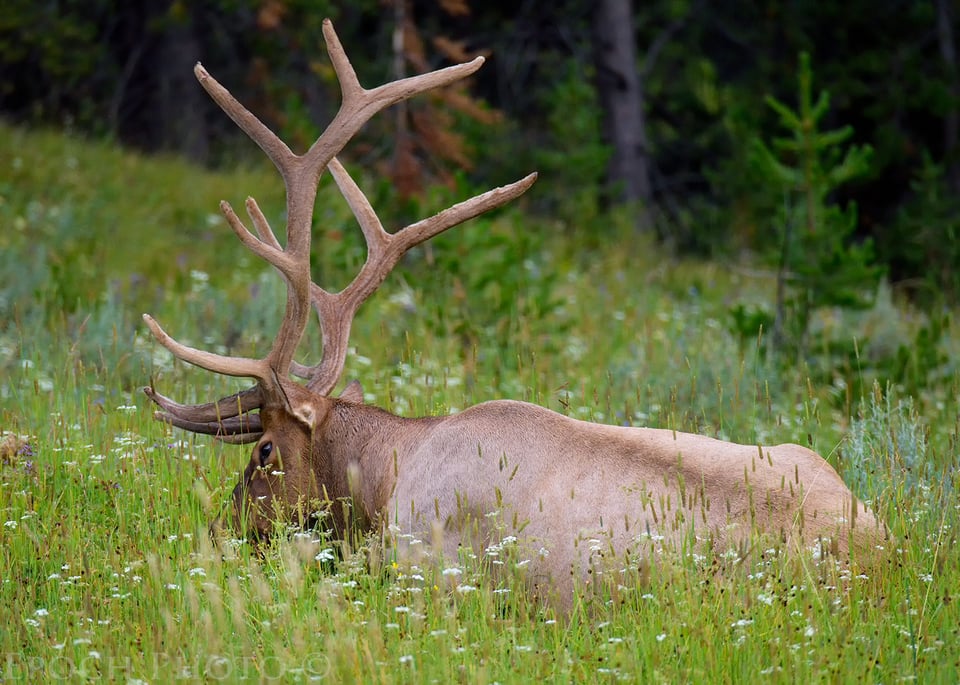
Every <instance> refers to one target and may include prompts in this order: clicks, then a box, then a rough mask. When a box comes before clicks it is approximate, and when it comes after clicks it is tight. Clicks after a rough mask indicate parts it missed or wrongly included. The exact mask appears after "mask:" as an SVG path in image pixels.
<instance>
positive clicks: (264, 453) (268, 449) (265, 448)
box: [260, 442, 273, 467]
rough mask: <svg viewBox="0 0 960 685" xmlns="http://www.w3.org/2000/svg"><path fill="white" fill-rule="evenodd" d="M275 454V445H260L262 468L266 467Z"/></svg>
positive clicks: (268, 443) (269, 443) (270, 443)
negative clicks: (271, 456)
mask: <svg viewBox="0 0 960 685" xmlns="http://www.w3.org/2000/svg"><path fill="white" fill-rule="evenodd" d="M271 454H273V443H272V442H265V443H263V444H262V445H260V466H261V467H263V466H266V465H267V460H268V459H269V458H270V455H271Z"/></svg>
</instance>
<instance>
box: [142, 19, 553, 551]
mask: <svg viewBox="0 0 960 685" xmlns="http://www.w3.org/2000/svg"><path fill="white" fill-rule="evenodd" d="M323 33H324V37H325V39H326V45H327V52H328V53H329V55H330V60H331V62H332V64H333V68H334V71H335V72H336V75H337V78H338V80H339V83H340V89H341V93H342V103H341V106H340V109H339V111H338V112H337V114H336V116H335V117H334V119H333V121H332V122H331V123H330V125H329V126H328V127H327V129H326V130H325V131H324V132H323V133H322V134H321V135H320V136H319V137H318V138H317V140H316V141H315V142H314V143H313V145H312V146H311V147H310V149H309V150H307V152H306V153H304V154H302V155H298V154H294V153H293V152H291V150H290V148H289V147H287V145H286V144H285V143H284V142H283V141H281V140H280V139H279V138H278V137H277V136H276V135H274V134H273V133H272V132H271V131H270V130H269V129H268V128H267V127H266V126H265V125H264V124H263V123H262V122H261V121H260V120H259V119H257V117H255V116H254V115H253V114H252V113H251V112H249V111H248V110H247V109H246V108H244V107H243V105H241V104H240V103H239V102H238V101H237V100H236V99H235V98H234V97H233V96H232V95H231V94H230V93H229V92H228V91H227V90H226V89H225V88H224V87H223V86H221V85H220V84H219V83H218V82H217V81H216V80H214V78H213V77H212V76H210V74H208V73H207V72H206V70H204V68H203V67H202V66H200V65H199V64H198V65H197V66H196V67H195V69H194V73H195V74H196V76H197V79H198V80H199V81H200V84H201V85H202V86H203V88H204V89H205V90H206V91H207V93H209V94H210V96H211V97H212V98H213V99H214V100H215V101H216V103H217V104H218V105H219V106H220V107H221V108H222V109H223V111H224V112H226V114H227V115H228V116H229V117H230V118H231V119H232V120H233V121H234V122H235V123H236V124H237V125H238V126H239V127H240V128H241V129H242V130H243V131H244V133H246V134H247V135H248V136H249V137H250V138H251V139H252V140H253V141H254V142H255V143H256V144H257V145H258V146H259V147H260V148H261V149H262V150H263V152H264V153H266V155H267V157H269V158H270V160H271V161H272V162H273V163H274V165H275V166H276V167H277V169H278V171H279V172H280V175H281V176H282V177H283V182H284V186H285V189H286V198H287V230H286V245H285V246H284V245H281V243H280V241H279V240H278V239H277V238H276V236H275V234H274V232H273V230H272V229H271V228H270V225H269V224H268V222H267V219H266V217H265V216H264V215H263V213H262V212H261V211H260V208H259V207H258V206H257V203H256V201H255V200H254V199H253V198H248V199H247V201H246V210H247V214H248V215H249V217H250V220H251V221H252V223H253V228H254V230H255V233H254V232H251V231H250V230H249V229H247V227H246V226H245V225H244V223H243V221H242V220H241V219H240V218H239V217H238V216H237V214H236V213H235V212H234V211H233V209H232V208H231V206H230V205H229V204H227V203H226V202H222V203H221V204H220V209H221V211H222V212H223V215H224V216H225V217H226V219H227V223H228V224H229V226H230V228H231V229H233V231H234V233H236V235H237V237H238V238H239V239H240V241H241V242H242V243H243V244H244V245H245V246H246V247H247V248H248V249H249V250H250V251H251V252H253V253H254V254H256V255H257V256H259V257H261V258H262V259H264V260H266V261H267V262H268V263H270V264H272V265H273V266H274V267H275V268H276V269H277V271H279V272H280V275H281V276H282V277H283V279H284V281H285V282H286V285H287V298H286V310H285V313H284V317H283V321H282V323H281V325H280V330H279V331H278V332H277V335H276V338H275V339H274V342H273V345H272V347H271V348H270V350H269V352H268V353H267V355H266V357H264V358H262V359H249V358H243V357H227V356H223V355H219V354H213V353H211V352H206V351H202V350H198V349H194V348H192V347H188V346H186V345H183V344H181V343H179V342H177V341H176V340H174V339H173V338H171V337H170V336H169V335H167V333H166V332H165V331H164V330H163V329H162V328H161V327H160V325H159V324H158V323H157V322H156V321H155V320H154V319H153V318H152V317H150V316H149V315H147V314H145V315H144V320H145V321H146V323H147V326H149V328H150V331H151V333H152V334H153V335H154V337H155V338H156V339H157V341H159V342H160V343H161V344H162V345H163V346H164V347H166V348H167V349H168V350H170V351H171V352H172V353H173V354H174V355H175V356H176V357H177V358H179V359H181V360H183V361H185V362H188V363H190V364H194V365H196V366H199V367H201V368H203V369H207V370H208V371H212V372H214V373H219V374H225V375H229V376H239V377H247V378H253V379H255V380H256V384H255V385H253V386H252V387H250V388H248V389H247V390H244V391H242V392H238V393H235V394H233V395H230V396H229V397H225V398H223V399H221V400H219V401H217V402H208V403H206V404H199V405H185V404H180V403H177V402H175V401H173V400H171V399H169V398H167V397H164V396H163V395H161V394H159V393H157V392H156V391H155V390H154V389H153V388H150V387H148V388H145V389H144V391H145V392H146V394H147V395H148V396H149V397H150V399H152V400H153V401H154V402H155V403H156V404H157V405H159V407H160V409H161V410H160V411H158V412H157V413H156V415H155V416H156V417H157V418H158V419H160V420H162V421H165V422H168V423H170V424H173V425H174V426H177V427H179V428H183V429H185V430H188V431H192V432H195V433H203V434H208V435H214V436H216V437H217V438H218V439H220V440H223V441H225V442H230V443H241V444H243V443H255V444H254V447H253V451H252V453H251V455H250V461H249V463H248V464H247V467H246V470H245V471H244V474H243V477H242V479H241V482H240V483H239V484H238V485H237V488H236V489H235V490H234V505H235V507H234V508H235V513H236V515H237V516H238V517H239V516H241V512H242V511H243V509H244V507H243V504H244V503H245V502H246V503H249V504H250V505H251V507H250V509H249V511H248V512H246V513H247V515H248V518H249V523H250V527H252V529H253V530H254V531H255V532H257V533H265V532H267V530H268V529H269V527H270V525H271V521H273V520H275V519H276V518H278V517H280V516H281V514H284V513H289V512H299V513H300V515H301V516H303V515H306V514H308V513H309V511H308V510H309V507H310V504H309V503H310V501H311V500H314V499H316V498H318V497H321V496H323V495H324V493H323V492H322V489H323V485H321V484H322V483H324V482H325V481H324V479H323V477H324V467H325V465H324V453H323V445H322V441H321V440H320V439H319V438H318V435H319V431H318V429H319V427H320V426H322V424H323V422H324V419H325V417H326V415H327V412H329V411H330V410H331V408H332V407H334V406H335V405H336V403H338V402H360V401H362V393H361V392H360V391H359V387H358V386H349V387H348V388H347V389H346V390H345V391H344V393H343V394H342V395H341V396H340V397H339V398H332V397H330V393H331V392H332V391H333V389H334V387H335V386H336V384H337V382H338V380H339V378H340V374H341V373H342V371H343V366H344V361H345V358H346V352H347V341H348V339H349V335H350V326H351V323H352V320H353V316H354V314H355V313H356V311H357V308H358V307H359V306H360V305H361V304H362V303H363V302H364V301H365V300H366V299H367V298H368V297H369V296H370V295H371V294H372V293H373V292H374V291H375V290H376V289H377V287H378V286H379V285H380V284H381V283H382V282H383V280H384V279H385V278H386V276H387V274H388V273H389V272H390V270H391V269H392V268H393V267H394V266H395V265H396V263H397V262H398V261H399V260H400V258H401V257H402V256H403V254H404V253H405V252H407V251H408V250H409V249H410V248H412V247H414V246H415V245H418V244H420V243H422V242H424V241H425V240H428V239H430V238H431V237H433V236H435V235H437V234H439V233H441V232H442V231H445V230H447V229H448V228H451V227H453V226H456V225H457V224H460V223H462V222H464V221H466V220H468V219H471V218H474V217H476V216H478V215H479V214H482V213H483V212H486V211H488V210H490V209H493V208H496V207H499V206H501V205H503V204H505V203H507V202H509V201H510V200H512V199H514V198H516V197H518V196H519V195H521V194H522V193H523V192H524V191H526V190H527V189H528V188H529V187H530V186H531V185H532V184H533V182H534V181H535V180H536V174H530V175H529V176H527V177H526V178H524V179H521V180H520V181H517V182H515V183H512V184H510V185H507V186H504V187H501V188H495V189H493V190H490V191H487V192H486V193H483V194H481V195H478V196H475V197H473V198H471V199H469V200H466V201H464V202H461V203H459V204H457V205H454V206H453V207H450V208H448V209H446V210H444V211H442V212H439V213H438V214H436V215H434V216H432V217H429V218H427V219H423V220H421V221H418V222H416V223H414V224H411V225H409V226H407V227H406V228H403V229H401V230H398V231H396V232H394V233H388V232H387V231H385V230H384V228H383V225H382V224H381V222H380V220H379V219H378V217H377V215H376V213H375V212H374V210H373V208H372V207H371V206H370V203H369V202H368V201H367V198H366V197H365V196H364V194H363V192H362V191H361V190H360V189H359V187H358V186H357V184H356V183H355V182H354V181H353V179H352V178H351V177H350V175H349V174H348V173H347V171H346V169H344V167H343V166H342V165H341V164H340V162H339V161H338V160H337V159H336V155H337V154H338V153H339V152H340V151H341V150H342V149H343V147H344V146H345V145H346V144H347V142H348V141H349V140H350V139H351V138H352V137H353V136H354V135H355V134H356V133H357V131H359V130H360V128H361V127H362V126H363V125H364V124H365V123H366V122H367V121H368V120H369V119H370V118H371V117H372V116H373V115H374V114H376V113H377V112H379V111H380V110H382V109H384V108H386V107H389V106H390V105H393V104H395V103H397V102H400V101H402V100H405V99H407V98H410V97H412V96H414V95H417V94H419V93H423V92H425V91H427V90H430V89H432V88H438V87H442V86H445V85H448V84H450V83H452V82H454V81H456V80H458V79H461V78H464V77H466V76H469V75H470V74H472V73H474V72H475V71H476V70H477V69H479V68H480V66H481V65H482V64H483V58H482V57H477V58H476V59H474V60H473V61H471V62H468V63H465V64H460V65H456V66H452V67H447V68H445V69H440V70H438V71H434V72H430V73H427V74H423V75H419V76H413V77H410V78H406V79H401V80H399V81H394V82H391V83H387V84H384V85H382V86H379V87H377V88H373V89H370V90H367V89H365V88H363V87H362V86H361V85H360V83H359V81H358V80H357V76H356V73H355V72H354V70H353V67H352V66H351V65H350V61H349V59H348V58H347V56H346V54H345V52H344V50H343V47H342V46H341V44H340V41H339V39H338V38H337V35H336V33H335V32H334V30H333V26H332V24H331V23H330V21H329V20H325V21H324V23H323ZM324 169H328V170H329V171H330V173H331V175H332V176H333V179H334V181H335V182H336V184H337V186H338V187H339V189H340V191H341V193H342V194H343V196H344V198H345V199H346V201H347V203H348V205H349V206H350V208H351V210H352V212H353V214H354V216H355V217H356V219H357V221H358V223H359V224H360V228H361V230H362V232H363V235H364V237H365V239H366V243H367V258H366V261H365V263H364V265H363V267H362V268H361V269H360V272H359V273H358V275H357V276H356V277H355V278H354V280H353V281H352V282H351V283H350V284H349V285H348V286H347V287H346V288H344V289H343V290H341V291H339V292H329V291H327V290H324V289H323V288H321V287H320V286H318V285H317V284H316V283H313V281H312V280H311V274H310V240H311V224H312V220H313V209H314V203H315V201H316V193H317V184H318V183H319V180H320V176H321V174H322V172H323V171H324ZM311 306H312V307H313V309H314V310H315V311H316V313H317V317H318V318H319V322H320V327H321V331H322V344H323V351H322V357H321V360H320V361H319V362H318V363H317V364H315V365H313V366H305V365H303V364H299V363H297V362H296V361H295V360H294V354H295V352H296V348H297V345H298V343H299V342H300V339H301V337H302V336H303V333H304V330H305V328H306V325H307V322H308V319H309V312H310V308H311ZM291 374H292V375H294V376H297V377H299V378H301V379H303V380H304V381H305V383H304V384H300V383H298V382H296V381H294V380H293V379H292V378H291Z"/></svg>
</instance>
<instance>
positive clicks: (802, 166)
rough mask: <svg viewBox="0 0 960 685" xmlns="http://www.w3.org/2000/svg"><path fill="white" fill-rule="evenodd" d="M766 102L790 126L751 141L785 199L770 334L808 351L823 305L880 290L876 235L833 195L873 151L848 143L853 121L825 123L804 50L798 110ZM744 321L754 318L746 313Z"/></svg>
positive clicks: (860, 303)
mask: <svg viewBox="0 0 960 685" xmlns="http://www.w3.org/2000/svg"><path fill="white" fill-rule="evenodd" d="M767 103H768V104H769V106H770V107H771V108H772V109H773V110H774V111H775V112H776V113H777V115H778V117H779V121H780V125H781V127H783V128H784V129H786V131H787V133H788V135H787V136H786V137H779V138H774V139H773V140H772V141H771V142H770V143H769V144H768V143H766V142H764V141H762V140H760V139H759V138H757V139H754V141H753V144H752V148H751V150H752V157H751V161H752V163H753V164H754V166H755V169H756V176H757V177H758V178H762V179H764V183H765V186H764V187H765V190H766V192H768V193H769V194H770V196H771V198H772V197H777V196H779V197H782V198H783V204H782V210H781V212H780V213H779V215H778V216H777V218H776V219H775V224H774V235H775V236H776V240H777V243H778V244H777V245H776V246H775V248H774V250H773V251H771V252H770V253H769V258H770V260H771V261H773V262H774V263H775V264H776V266H777V290H776V302H775V314H774V321H773V329H772V336H771V339H772V342H773V344H774V345H775V346H776V347H778V348H780V349H786V350H788V351H789V352H793V353H797V354H799V355H801V356H802V355H803V354H804V353H806V351H807V350H808V348H809V343H808V333H809V329H810V325H811V319H812V316H813V314H814V313H815V312H816V311H817V310H819V309H821V308H824V307H841V308H866V307H868V306H869V305H870V302H871V298H872V296H873V293H874V291H875V289H876V285H877V282H878V280H879V276H880V273H881V270H880V269H879V268H877V267H876V266H875V265H874V258H873V248H872V244H871V242H870V241H869V240H864V241H861V242H857V241H856V239H855V236H854V232H855V230H856V228H857V211H856V206H855V205H853V204H852V203H848V204H847V205H846V206H845V207H842V206H840V205H838V204H837V203H836V202H835V201H834V199H833V198H834V196H835V195H836V193H837V190H838V188H840V187H842V186H843V185H845V184H847V183H849V182H850V181H852V180H854V179H856V178H858V177H861V176H863V175H864V174H866V173H867V172H868V171H869V169H870V155H871V151H870V148H869V147H866V146H857V145H851V146H845V143H846V142H847V141H848V140H849V138H850V136H851V135H852V134H853V130H852V129H851V128H850V127H844V128H841V129H836V130H829V131H824V130H822V119H823V118H824V116H825V115H826V114H827V113H828V111H829V108H830V98H829V96H828V94H827V93H826V92H821V93H820V94H819V96H818V97H817V99H816V101H814V99H813V72H812V69H811V66H810V58H809V56H808V55H806V54H801V56H800V66H799V70H798V105H797V109H796V110H793V109H791V108H790V107H789V106H787V105H785V104H784V103H782V102H780V101H779V100H777V99H776V98H773V97H769V98H768V99H767ZM738 321H739V322H740V323H753V322H752V321H751V320H750V319H749V318H744V317H743V316H741V317H740V318H739V319H738ZM741 330H742V329H741ZM742 332H744V333H749V332H750V331H742ZM754 332H755V331H754Z"/></svg>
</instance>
